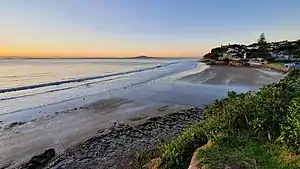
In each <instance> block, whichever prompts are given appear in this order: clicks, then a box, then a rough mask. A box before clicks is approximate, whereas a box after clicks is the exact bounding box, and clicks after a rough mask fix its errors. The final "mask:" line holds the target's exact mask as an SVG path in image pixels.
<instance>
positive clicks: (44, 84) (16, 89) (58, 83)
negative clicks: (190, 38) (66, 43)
mask: <svg viewBox="0 0 300 169" xmlns="http://www.w3.org/2000/svg"><path fill="white" fill-rule="evenodd" d="M177 63H179V62H171V63H166V64H162V65H158V66H155V67H150V68H144V69H139V70H132V71H127V72H121V73H113V74H107V75H101V76H93V77H86V78H78V79H72V80H62V81H56V82H49V83H42V84H35V85H28V86H21V87H13V88H7V89H0V93H7V92H14V91H21V90H29V89H35V88H41V87H47V86H58V85H61V84H66V83H75V82H83V81H87V80H95V79H101V78H107V77H112V76H120V75H125V74H130V73H136V72H142V71H147V70H152V69H156V68H160V67H165V66H168V65H172V64H177Z"/></svg>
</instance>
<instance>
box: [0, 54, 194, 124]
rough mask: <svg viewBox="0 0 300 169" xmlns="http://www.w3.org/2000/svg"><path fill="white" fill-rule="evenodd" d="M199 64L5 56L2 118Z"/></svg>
mask: <svg viewBox="0 0 300 169" xmlns="http://www.w3.org/2000/svg"><path fill="white" fill-rule="evenodd" d="M195 64H196V60H195V59H194V60H183V59H22V60H21V59H20V60H18V59H6V60H5V59H3V60H0V120H3V119H9V118H10V117H11V116H16V117H19V116H20V115H26V113H25V114H24V113H20V112H24V111H28V110H32V109H36V108H39V107H45V106H48V105H53V104H57V103H64V102H66V101H70V100H74V99H78V98H83V97H86V96H90V95H94V94H97V93H109V92H111V91H115V90H119V89H124V88H127V87H131V86H135V85H139V84H143V83H146V82H149V81H152V80H155V79H158V78H161V77H164V76H168V75H171V74H174V73H179V72H182V71H185V70H188V69H192V68H193V67H195ZM12 114H13V115H12ZM8 115H9V116H10V117H7V116H8ZM27 115H28V113H27Z"/></svg>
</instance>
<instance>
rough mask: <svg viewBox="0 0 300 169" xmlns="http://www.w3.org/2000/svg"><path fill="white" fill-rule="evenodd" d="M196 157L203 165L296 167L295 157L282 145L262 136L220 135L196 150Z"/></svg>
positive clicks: (298, 160) (217, 167)
mask: <svg viewBox="0 0 300 169" xmlns="http://www.w3.org/2000/svg"><path fill="white" fill-rule="evenodd" d="M197 159H198V161H199V162H200V163H201V164H202V165H203V166H207V168H213V169H224V168H238V169H240V168H244V169H257V168H268V169H298V168H299V166H300V158H299V156H293V154H292V153H291V152H290V151H289V150H288V149H287V148H285V147H281V146H280V145H277V144H271V143H269V142H265V141H264V140H263V139H257V138H243V137H223V138H221V139H219V140H216V141H215V143H214V144H212V145H211V146H209V147H207V148H205V149H198V150H197Z"/></svg>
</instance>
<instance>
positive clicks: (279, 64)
mask: <svg viewBox="0 0 300 169" xmlns="http://www.w3.org/2000/svg"><path fill="white" fill-rule="evenodd" d="M266 65H268V66H270V67H274V68H284V62H269V63H267V64H266Z"/></svg>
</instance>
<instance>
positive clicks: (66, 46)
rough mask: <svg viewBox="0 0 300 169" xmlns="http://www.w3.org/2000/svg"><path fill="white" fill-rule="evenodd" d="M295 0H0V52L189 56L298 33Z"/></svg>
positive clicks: (299, 14) (299, 16)
mask: <svg viewBox="0 0 300 169" xmlns="http://www.w3.org/2000/svg"><path fill="white" fill-rule="evenodd" d="M299 6H300V0H284V1H283V0H1V1H0V57H6V56H27V57H132V56H139V55H147V56H156V57H197V56H202V55H203V54H205V53H207V52H209V51H210V49H211V48H213V47H216V46H219V45H221V44H228V43H246V44H250V43H252V42H254V41H256V39H257V38H258V37H259V35H260V33H262V32H264V33H265V34H266V36H267V39H268V40H269V41H280V40H296V39H299V38H300V10H299Z"/></svg>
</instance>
